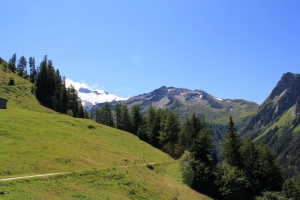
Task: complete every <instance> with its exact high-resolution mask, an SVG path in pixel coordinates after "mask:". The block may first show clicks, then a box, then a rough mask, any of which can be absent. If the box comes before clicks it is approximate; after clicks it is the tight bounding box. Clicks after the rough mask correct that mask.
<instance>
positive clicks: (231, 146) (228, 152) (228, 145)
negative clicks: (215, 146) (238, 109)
mask: <svg viewBox="0 0 300 200" xmlns="http://www.w3.org/2000/svg"><path fill="white" fill-rule="evenodd" d="M241 147H242V141H241V139H240V137H239V134H238V133H237V131H236V129H235V127H234V122H233V120H232V117H230V118H229V122H228V131H227V133H226V135H225V139H224V141H223V142H222V149H223V155H224V158H225V162H227V163H228V164H229V165H230V166H236V167H237V168H238V169H243V165H244V164H243V157H242V152H241Z"/></svg>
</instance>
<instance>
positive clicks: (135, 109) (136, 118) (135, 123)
mask: <svg viewBox="0 0 300 200" xmlns="http://www.w3.org/2000/svg"><path fill="white" fill-rule="evenodd" d="M131 116H132V133H133V134H135V135H137V132H138V129H139V126H140V124H141V121H142V114H141V111H140V105H139V104H136V105H133V106H132V107H131Z"/></svg>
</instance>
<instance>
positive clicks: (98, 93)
mask: <svg viewBox="0 0 300 200" xmlns="http://www.w3.org/2000/svg"><path fill="white" fill-rule="evenodd" d="M71 85H72V86H74V88H75V89H76V90H77V91H78V96H79V97H80V98H81V100H82V104H83V107H84V109H87V110H89V109H90V108H91V107H92V106H93V105H95V104H97V103H104V102H112V101H123V100H127V99H128V98H123V97H118V96H116V95H114V94H111V93H108V92H105V91H103V90H100V89H92V88H95V86H93V87H90V86H88V85H86V84H85V83H80V82H75V81H72V80H71V79H68V78H67V79H66V86H67V87H69V86H71Z"/></svg>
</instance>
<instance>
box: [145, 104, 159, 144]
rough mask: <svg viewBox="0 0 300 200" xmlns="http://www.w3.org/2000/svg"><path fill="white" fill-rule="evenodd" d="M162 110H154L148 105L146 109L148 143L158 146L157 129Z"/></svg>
mask: <svg viewBox="0 0 300 200" xmlns="http://www.w3.org/2000/svg"><path fill="white" fill-rule="evenodd" d="M161 113H162V110H161V109H160V110H158V111H155V109H154V108H153V107H152V105H150V106H149V107H148V110H147V137H148V139H149V143H150V144H151V145H152V146H154V147H159V131H160V121H161Z"/></svg>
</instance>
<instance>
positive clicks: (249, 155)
mask: <svg viewBox="0 0 300 200" xmlns="http://www.w3.org/2000/svg"><path fill="white" fill-rule="evenodd" d="M242 155H243V159H244V171H245V174H246V176H247V177H248V179H249V181H250V183H251V188H249V193H250V194H251V195H252V196H257V195H259V194H260V192H261V191H262V189H263V185H261V183H260V182H261V181H260V179H261V171H260V170H261V165H260V162H259V150H258V148H257V146H256V145H255V144H254V142H253V141H252V140H251V139H250V138H248V139H246V140H245V141H244V144H243V146H242Z"/></svg>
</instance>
